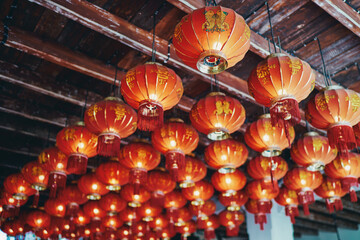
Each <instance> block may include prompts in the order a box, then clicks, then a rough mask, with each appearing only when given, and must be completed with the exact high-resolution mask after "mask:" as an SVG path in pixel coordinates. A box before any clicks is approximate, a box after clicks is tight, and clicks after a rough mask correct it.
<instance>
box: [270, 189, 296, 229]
mask: <svg viewBox="0 0 360 240" xmlns="http://www.w3.org/2000/svg"><path fill="white" fill-rule="evenodd" d="M275 201H276V202H277V203H278V204H279V205H281V206H285V215H286V216H289V217H290V220H291V223H292V224H295V217H297V216H299V209H298V205H299V201H298V196H297V193H296V191H295V190H290V189H288V188H287V187H285V186H282V187H281V188H280V192H279V194H278V195H277V197H276V198H275Z"/></svg>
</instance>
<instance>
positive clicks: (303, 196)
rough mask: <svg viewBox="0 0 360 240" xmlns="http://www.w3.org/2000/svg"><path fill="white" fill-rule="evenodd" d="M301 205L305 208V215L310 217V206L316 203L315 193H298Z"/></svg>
mask: <svg viewBox="0 0 360 240" xmlns="http://www.w3.org/2000/svg"><path fill="white" fill-rule="evenodd" d="M298 200H299V203H300V204H301V205H302V206H303V210H304V214H305V215H309V214H310V211H309V204H311V203H314V202H315V199H314V193H313V192H312V191H305V192H304V191H301V192H299V193H298Z"/></svg>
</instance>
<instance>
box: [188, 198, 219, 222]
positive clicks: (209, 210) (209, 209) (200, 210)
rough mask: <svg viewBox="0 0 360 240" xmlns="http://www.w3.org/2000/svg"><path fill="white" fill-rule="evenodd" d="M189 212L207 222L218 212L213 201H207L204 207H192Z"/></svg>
mask: <svg viewBox="0 0 360 240" xmlns="http://www.w3.org/2000/svg"><path fill="white" fill-rule="evenodd" d="M189 210H190V212H191V214H192V215H195V216H196V217H197V218H198V219H202V220H206V219H208V216H210V215H212V214H214V213H215V211H216V203H215V202H214V201H212V200H207V201H205V203H204V205H200V206H199V205H192V204H191V205H190V206H189Z"/></svg>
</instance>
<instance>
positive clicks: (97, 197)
mask: <svg viewBox="0 0 360 240" xmlns="http://www.w3.org/2000/svg"><path fill="white" fill-rule="evenodd" d="M86 197H87V198H88V199H89V200H100V199H101V195H100V194H98V193H92V194H89V195H87V196H86Z"/></svg>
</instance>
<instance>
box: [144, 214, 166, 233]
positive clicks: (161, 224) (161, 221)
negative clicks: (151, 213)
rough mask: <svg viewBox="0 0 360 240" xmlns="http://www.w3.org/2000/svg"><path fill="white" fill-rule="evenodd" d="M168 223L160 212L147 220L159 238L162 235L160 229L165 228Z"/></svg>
mask: <svg viewBox="0 0 360 240" xmlns="http://www.w3.org/2000/svg"><path fill="white" fill-rule="evenodd" d="M168 225H169V220H168V219H167V217H166V215H164V214H160V215H158V216H156V217H154V218H153V220H152V221H150V222H149V226H150V227H151V228H152V229H153V230H154V231H155V232H156V233H157V235H158V236H159V238H161V237H162V236H161V233H162V230H164V229H166V228H167V226H168ZM158 233H159V234H160V235H159V234H158Z"/></svg>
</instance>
